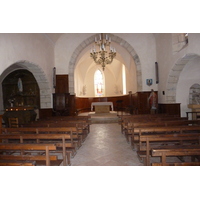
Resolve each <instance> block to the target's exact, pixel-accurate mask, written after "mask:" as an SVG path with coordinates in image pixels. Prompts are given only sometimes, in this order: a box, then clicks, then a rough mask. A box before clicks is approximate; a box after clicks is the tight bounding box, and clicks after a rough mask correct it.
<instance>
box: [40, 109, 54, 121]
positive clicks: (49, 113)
mask: <svg viewBox="0 0 200 200" xmlns="http://www.w3.org/2000/svg"><path fill="white" fill-rule="evenodd" d="M52 112H53V110H52V108H46V109H40V110H39V118H40V119H45V118H47V117H51V116H52Z"/></svg>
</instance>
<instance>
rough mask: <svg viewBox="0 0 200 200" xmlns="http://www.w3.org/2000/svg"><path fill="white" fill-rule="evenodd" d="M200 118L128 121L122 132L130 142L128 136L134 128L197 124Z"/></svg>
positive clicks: (199, 122)
mask: <svg viewBox="0 0 200 200" xmlns="http://www.w3.org/2000/svg"><path fill="white" fill-rule="evenodd" d="M199 125H200V120H172V121H159V122H152V121H150V122H135V123H134V122H133V123H128V124H127V125H126V126H125V127H124V128H123V130H124V134H125V137H126V140H127V142H128V143H129V142H130V138H131V136H132V134H133V130H134V129H135V128H145V127H147V128H149V127H164V126H167V127H168V126H169V127H170V126H199Z"/></svg>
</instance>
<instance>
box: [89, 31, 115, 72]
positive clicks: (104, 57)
mask: <svg viewBox="0 0 200 200" xmlns="http://www.w3.org/2000/svg"><path fill="white" fill-rule="evenodd" d="M103 36H104V35H103V33H101V34H100V35H99V39H97V38H96V37H95V41H94V42H95V44H94V47H93V48H91V52H90V57H92V58H93V60H94V62H95V63H96V64H97V65H101V66H102V68H103V70H104V69H105V66H106V65H107V64H111V63H112V61H113V58H114V57H115V56H116V50H115V48H113V47H111V46H110V43H111V38H110V37H108V35H106V36H105V38H104V37H103ZM96 45H97V46H99V52H96ZM108 50H109V53H108Z"/></svg>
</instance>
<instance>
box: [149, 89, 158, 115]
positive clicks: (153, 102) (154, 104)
mask: <svg viewBox="0 0 200 200" xmlns="http://www.w3.org/2000/svg"><path fill="white" fill-rule="evenodd" d="M148 103H149V105H150V107H151V114H155V113H156V110H157V106H158V103H157V95H156V93H155V92H154V90H153V89H152V90H151V94H150V95H149V98H148Z"/></svg>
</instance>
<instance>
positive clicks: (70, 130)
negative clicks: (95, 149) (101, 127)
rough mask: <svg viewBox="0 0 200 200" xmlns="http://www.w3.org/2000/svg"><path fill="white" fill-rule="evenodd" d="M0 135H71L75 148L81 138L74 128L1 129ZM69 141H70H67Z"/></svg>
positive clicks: (79, 144) (79, 143)
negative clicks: (0, 133)
mask: <svg viewBox="0 0 200 200" xmlns="http://www.w3.org/2000/svg"><path fill="white" fill-rule="evenodd" d="M1 131H2V133H10V134H11V133H15V134H16V133H20V134H22V133H35V134H47V133H51V134H53V133H55V134H58V133H62V134H63V133H70V134H72V138H73V141H74V142H75V143H76V144H77V145H76V146H77V148H79V147H80V146H81V142H82V141H81V137H80V136H79V135H78V132H77V128H76V127H20V128H2V129H1ZM69 141H71V139H70V140H69Z"/></svg>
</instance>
